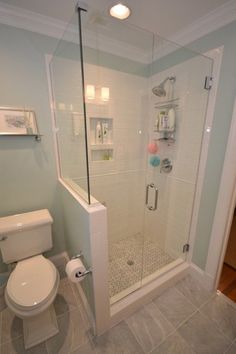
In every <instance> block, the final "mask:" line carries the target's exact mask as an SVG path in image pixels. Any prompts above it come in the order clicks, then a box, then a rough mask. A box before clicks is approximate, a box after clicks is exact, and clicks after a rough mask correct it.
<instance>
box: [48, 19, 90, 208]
mask: <svg viewBox="0 0 236 354" xmlns="http://www.w3.org/2000/svg"><path fill="white" fill-rule="evenodd" d="M50 72H51V82H52V88H53V98H54V112H55V118H56V126H57V129H58V132H57V141H58V149H59V160H60V173H61V177H62V179H63V180H65V181H66V182H67V183H68V184H69V185H70V186H71V187H72V188H73V189H75V191H76V192H77V193H78V194H79V195H80V196H81V197H82V198H84V199H85V200H86V201H87V202H88V203H90V195H89V180H88V170H87V161H86V139H85V137H86V131H85V118H84V107H83V90H82V72H81V60H80V42H79V33H78V15H77V14H75V15H74V16H73V18H72V19H71V22H70V24H69V25H68V27H67V29H66V30H65V32H64V34H63V37H62V39H61V40H60V41H59V43H58V45H57V48H56V50H55V52H54V54H53V56H52V59H51V62H50Z"/></svg>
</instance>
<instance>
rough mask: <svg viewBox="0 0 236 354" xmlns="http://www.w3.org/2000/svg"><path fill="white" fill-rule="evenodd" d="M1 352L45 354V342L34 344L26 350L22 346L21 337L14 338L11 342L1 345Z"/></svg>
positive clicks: (3, 353)
mask: <svg viewBox="0 0 236 354" xmlns="http://www.w3.org/2000/svg"><path fill="white" fill-rule="evenodd" d="M0 353H1V354H47V349H46V345H45V343H42V344H39V345H36V346H35V347H32V348H30V349H28V350H26V349H25V347H24V340H23V337H20V338H18V339H15V340H14V341H12V342H8V343H5V344H3V345H2V346H1V350H0Z"/></svg>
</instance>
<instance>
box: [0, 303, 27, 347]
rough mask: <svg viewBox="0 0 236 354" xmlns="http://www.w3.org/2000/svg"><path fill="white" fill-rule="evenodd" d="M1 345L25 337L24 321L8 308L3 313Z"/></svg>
mask: <svg viewBox="0 0 236 354" xmlns="http://www.w3.org/2000/svg"><path fill="white" fill-rule="evenodd" d="M1 317H2V327H1V336H0V337H1V344H3V343H6V342H10V341H12V340H14V339H16V338H18V337H20V336H22V335H23V323H22V320H21V319H20V318H18V317H16V316H15V315H14V314H13V313H12V312H11V311H10V310H9V309H8V308H6V309H4V310H3V311H2V316H1Z"/></svg>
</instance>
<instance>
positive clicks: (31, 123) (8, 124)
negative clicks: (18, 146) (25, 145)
mask: <svg viewBox="0 0 236 354" xmlns="http://www.w3.org/2000/svg"><path fill="white" fill-rule="evenodd" d="M37 134H39V133H38V128H37V122H36V118H35V113H34V111H32V110H24V109H15V108H9V107H0V135H37Z"/></svg>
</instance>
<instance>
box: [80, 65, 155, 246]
mask: <svg viewBox="0 0 236 354" xmlns="http://www.w3.org/2000/svg"><path fill="white" fill-rule="evenodd" d="M85 69H86V78H87V83H88V84H92V85H95V86H96V88H97V89H96V95H97V98H96V100H95V102H91V101H88V102H87V116H88V120H89V119H90V117H98V118H106V117H109V118H112V119H113V132H112V133H113V134H112V135H113V149H114V150H113V160H109V161H105V160H102V161H93V160H92V158H91V156H90V184H91V193H92V195H93V196H94V197H95V198H96V199H97V200H99V201H100V202H102V203H104V204H105V205H106V206H107V212H108V235H109V245H112V244H113V242H116V241H119V240H120V239H125V238H127V237H129V236H133V235H135V234H137V233H140V232H141V233H142V232H143V205H144V193H145V166H146V159H145V155H146V143H147V134H148V131H147V125H148V111H147V107H148V104H147V103H148V101H147V92H148V91H147V79H146V78H143V77H140V76H135V75H131V74H127V73H123V72H120V71H115V70H111V69H107V68H104V67H98V66H95V65H89V64H87V65H86V68H85ZM101 87H109V91H110V99H109V101H108V102H103V101H102V100H101V99H100V96H99V92H100V91H99V90H100V88H101ZM92 134H94V131H92V132H90V139H89V140H90V141H94V137H93V136H92ZM90 152H91V151H90Z"/></svg>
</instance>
